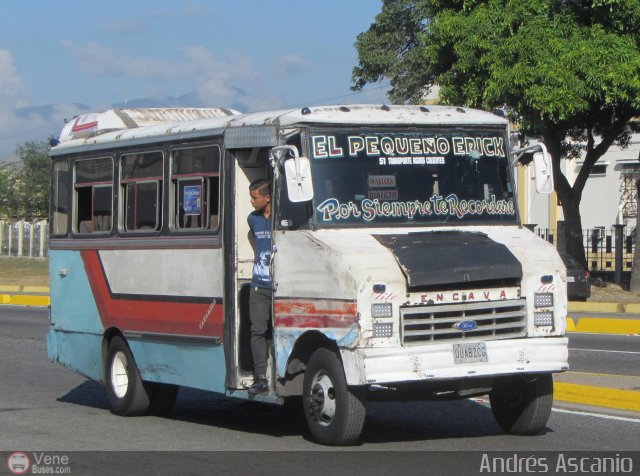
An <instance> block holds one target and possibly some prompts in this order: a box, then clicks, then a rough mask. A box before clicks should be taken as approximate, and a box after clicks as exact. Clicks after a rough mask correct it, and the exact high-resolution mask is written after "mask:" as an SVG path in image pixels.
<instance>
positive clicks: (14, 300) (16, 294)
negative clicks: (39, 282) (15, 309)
mask: <svg viewBox="0 0 640 476" xmlns="http://www.w3.org/2000/svg"><path fill="white" fill-rule="evenodd" d="M50 303H51V299H50V297H49V287H48V286H16V285H6V284H3V285H0V304H13V305H16V306H41V307H46V306H48V305H49V304H50Z"/></svg>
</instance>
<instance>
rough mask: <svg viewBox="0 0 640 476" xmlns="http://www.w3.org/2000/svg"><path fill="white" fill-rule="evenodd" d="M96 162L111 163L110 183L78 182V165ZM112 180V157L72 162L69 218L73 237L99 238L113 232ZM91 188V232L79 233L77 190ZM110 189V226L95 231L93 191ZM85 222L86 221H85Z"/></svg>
mask: <svg viewBox="0 0 640 476" xmlns="http://www.w3.org/2000/svg"><path fill="white" fill-rule="evenodd" d="M96 160H109V161H110V162H111V181H110V182H109V181H107V180H100V181H94V182H78V174H77V171H78V164H80V163H82V162H89V161H96ZM114 179H115V161H114V158H113V156H112V155H101V156H96V157H82V158H79V159H76V160H74V161H73V180H72V184H71V185H72V190H73V191H72V195H71V210H72V213H71V216H72V221H71V232H72V233H73V234H74V235H81V236H83V237H85V236H92V235H101V236H105V235H110V234H111V233H112V232H113V230H114V226H113V222H114V206H113V205H114ZM89 187H90V188H91V204H90V210H91V220H90V222H91V230H90V231H81V230H80V222H79V216H78V211H79V200H78V190H79V189H81V188H83V189H86V188H89ZM107 187H110V188H111V200H110V202H109V203H110V204H111V213H110V215H109V216H110V226H109V228H108V229H107V230H96V229H95V217H96V215H95V214H94V211H95V189H96V188H107ZM85 221H87V220H85Z"/></svg>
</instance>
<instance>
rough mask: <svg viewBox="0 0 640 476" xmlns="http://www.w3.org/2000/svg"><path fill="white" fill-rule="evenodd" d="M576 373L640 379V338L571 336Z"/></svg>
mask: <svg viewBox="0 0 640 476" xmlns="http://www.w3.org/2000/svg"><path fill="white" fill-rule="evenodd" d="M569 364H570V366H571V371H573V372H593V373H603V374H618V375H634V376H640V336H637V335H633V336H625V335H612V334H570V335H569Z"/></svg>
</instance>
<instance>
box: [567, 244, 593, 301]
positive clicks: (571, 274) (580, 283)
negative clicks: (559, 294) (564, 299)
mask: <svg viewBox="0 0 640 476" xmlns="http://www.w3.org/2000/svg"><path fill="white" fill-rule="evenodd" d="M560 257H561V258H562V261H563V262H564V265H565V266H566V268H567V296H568V298H569V301H586V300H587V299H588V298H590V297H591V276H590V275H589V271H587V270H586V269H584V268H583V267H582V265H581V264H580V263H579V262H578V260H576V259H575V258H574V257H573V256H571V255H568V254H566V253H560Z"/></svg>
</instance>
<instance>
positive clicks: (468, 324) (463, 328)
mask: <svg viewBox="0 0 640 476" xmlns="http://www.w3.org/2000/svg"><path fill="white" fill-rule="evenodd" d="M453 327H454V328H456V329H458V330H459V331H460V332H467V331H472V330H474V329H477V328H478V323H477V322H476V321H460V322H456V323H455V324H454V325H453Z"/></svg>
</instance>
